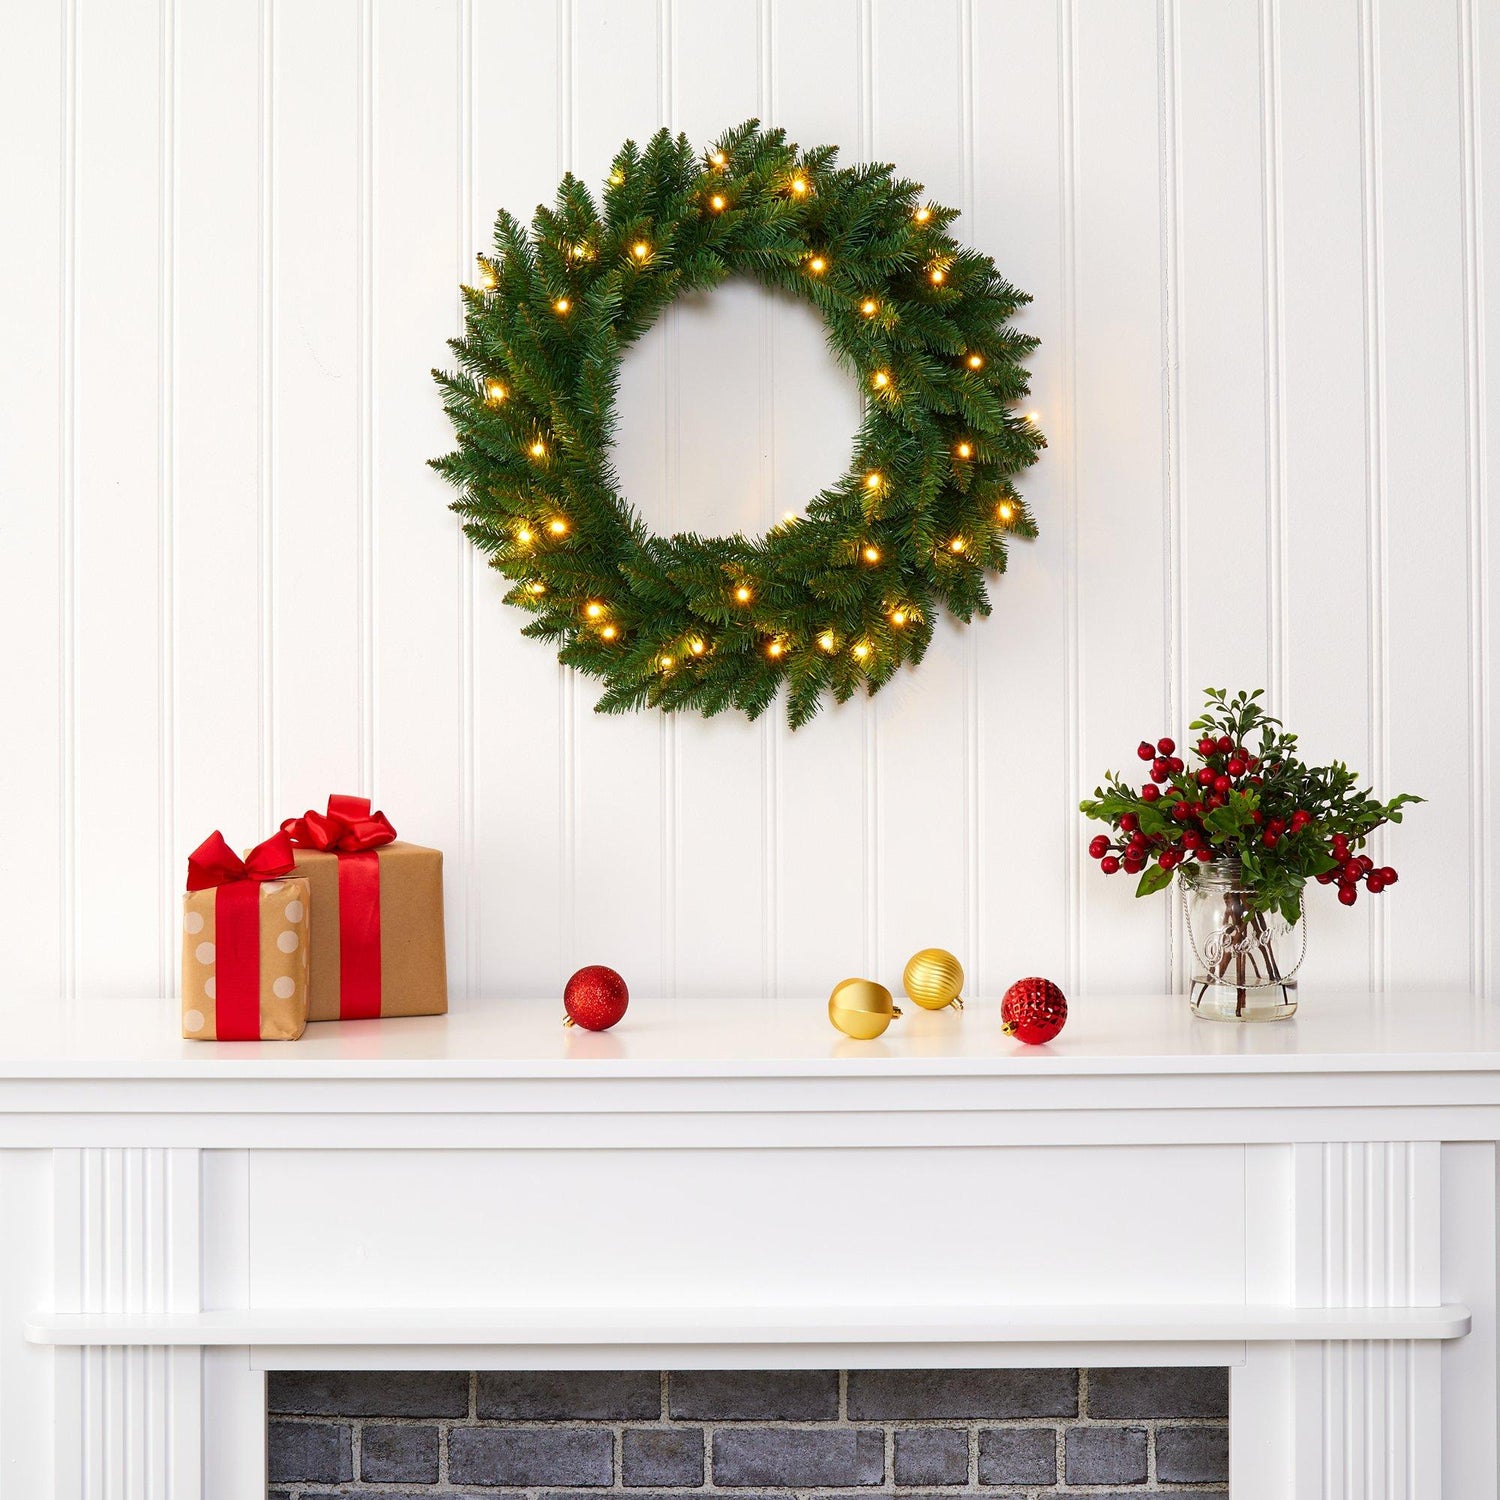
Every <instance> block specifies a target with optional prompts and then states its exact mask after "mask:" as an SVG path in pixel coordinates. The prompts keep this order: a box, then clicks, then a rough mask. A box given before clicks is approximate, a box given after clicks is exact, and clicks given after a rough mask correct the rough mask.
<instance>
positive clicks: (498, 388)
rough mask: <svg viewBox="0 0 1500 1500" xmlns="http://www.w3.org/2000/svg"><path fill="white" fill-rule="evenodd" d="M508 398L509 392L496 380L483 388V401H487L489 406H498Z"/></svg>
mask: <svg viewBox="0 0 1500 1500" xmlns="http://www.w3.org/2000/svg"><path fill="white" fill-rule="evenodd" d="M509 396H510V392H509V391H508V390H506V389H505V387H504V386H503V385H501V384H500V382H499V381H498V380H492V381H490V382H489V384H488V385H486V386H485V388H484V399H485V400H486V401H488V402H489V403H490V405H491V406H499V404H500V403H501V402H502V401H504V400H507V399H508V398H509Z"/></svg>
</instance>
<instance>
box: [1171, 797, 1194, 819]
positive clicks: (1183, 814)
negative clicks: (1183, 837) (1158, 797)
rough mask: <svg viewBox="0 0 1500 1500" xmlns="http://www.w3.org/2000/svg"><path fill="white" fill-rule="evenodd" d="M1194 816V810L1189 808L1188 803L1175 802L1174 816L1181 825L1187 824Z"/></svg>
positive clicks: (1173, 805)
mask: <svg viewBox="0 0 1500 1500" xmlns="http://www.w3.org/2000/svg"><path fill="white" fill-rule="evenodd" d="M1192 815H1193V814H1192V810H1191V809H1190V808H1189V807H1188V805H1187V803H1186V802H1174V803H1173V804H1172V816H1173V817H1174V818H1175V819H1176V820H1177V821H1178V822H1179V823H1186V822H1187V820H1188V819H1189V818H1190V817H1192Z"/></svg>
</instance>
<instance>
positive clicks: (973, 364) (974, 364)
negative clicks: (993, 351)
mask: <svg viewBox="0 0 1500 1500" xmlns="http://www.w3.org/2000/svg"><path fill="white" fill-rule="evenodd" d="M969 368H970V369H971V370H982V369H983V368H984V355H982V354H971V355H970V356H969Z"/></svg>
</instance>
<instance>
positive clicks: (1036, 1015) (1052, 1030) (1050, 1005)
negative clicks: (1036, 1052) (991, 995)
mask: <svg viewBox="0 0 1500 1500" xmlns="http://www.w3.org/2000/svg"><path fill="white" fill-rule="evenodd" d="M1000 1019H1001V1020H1002V1021H1003V1022H1004V1023H1005V1034H1006V1036H1013V1037H1015V1039H1016V1040H1017V1041H1018V1042H1025V1043H1026V1044H1027V1046H1029V1047H1037V1046H1040V1045H1041V1044H1042V1043H1043V1042H1050V1041H1051V1040H1052V1038H1053V1037H1055V1036H1056V1035H1057V1033H1058V1032H1059V1031H1061V1030H1062V1029H1063V1024H1064V1023H1065V1022H1066V1021H1067V1019H1068V1002H1067V998H1066V997H1065V996H1064V994H1063V992H1062V991H1061V990H1060V989H1058V987H1057V986H1056V985H1055V984H1053V982H1052V981H1051V980H1050V979H1018V980H1016V982H1015V983H1014V984H1013V985H1011V987H1010V988H1009V989H1008V990H1006V992H1005V999H1003V1000H1002V1001H1001V1002H1000Z"/></svg>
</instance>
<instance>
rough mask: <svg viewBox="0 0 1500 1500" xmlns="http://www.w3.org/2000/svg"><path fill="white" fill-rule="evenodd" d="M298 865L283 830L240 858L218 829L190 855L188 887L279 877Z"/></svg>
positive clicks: (208, 887)
mask: <svg viewBox="0 0 1500 1500" xmlns="http://www.w3.org/2000/svg"><path fill="white" fill-rule="evenodd" d="M295 865H296V859H295V857H294V856H293V854H292V841H291V840H290V839H289V838H288V837H287V836H286V834H284V833H273V834H272V835H271V837H270V838H268V839H266V840H265V842H264V843H260V844H257V845H256V846H255V847H254V848H253V849H252V850H251V851H250V853H249V854H247V855H246V856H245V858H244V859H241V858H240V857H239V855H238V854H236V853H235V852H234V850H233V849H231V848H230V847H229V845H228V843H227V842H226V841H225V838H224V835H223V834H222V833H220V832H219V830H218V829H217V828H216V829H214V831H213V832H212V833H211V834H209V836H208V837H207V838H206V839H204V840H203V842H202V843H201V844H199V845H198V847H197V848H196V849H194V850H193V852H192V853H191V854H190V855H188V873H187V888H188V889H189V890H190V891H206V890H208V889H210V888H211V887H213V886H216V885H229V884H230V883H231V882H233V881H236V880H279V879H280V878H281V876H283V875H290V874H291V872H292V870H293V868H294V867H295Z"/></svg>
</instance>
